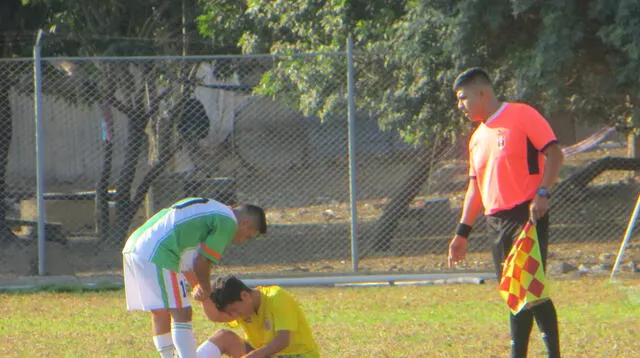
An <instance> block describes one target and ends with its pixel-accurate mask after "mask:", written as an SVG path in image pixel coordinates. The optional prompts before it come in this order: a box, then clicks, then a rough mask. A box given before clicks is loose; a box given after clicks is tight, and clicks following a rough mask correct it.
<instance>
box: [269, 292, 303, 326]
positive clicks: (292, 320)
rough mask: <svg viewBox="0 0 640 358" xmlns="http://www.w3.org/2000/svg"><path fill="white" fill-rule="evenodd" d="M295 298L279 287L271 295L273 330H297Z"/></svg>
mask: <svg viewBox="0 0 640 358" xmlns="http://www.w3.org/2000/svg"><path fill="white" fill-rule="evenodd" d="M296 306H297V303H296V301H295V299H294V298H293V297H292V296H291V294H289V293H288V292H287V291H284V290H283V289H280V290H279V291H278V292H277V293H276V294H275V295H273V296H272V297H271V312H273V329H274V331H276V332H277V331H297V330H298V313H297V312H298V310H297V309H296Z"/></svg>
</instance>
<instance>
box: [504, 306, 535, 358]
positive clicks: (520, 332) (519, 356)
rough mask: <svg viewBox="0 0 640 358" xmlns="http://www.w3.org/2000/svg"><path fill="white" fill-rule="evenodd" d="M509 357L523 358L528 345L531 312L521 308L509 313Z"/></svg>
mask: <svg viewBox="0 0 640 358" xmlns="http://www.w3.org/2000/svg"><path fill="white" fill-rule="evenodd" d="M509 323H510V327H511V358H525V357H526V356H527V348H528V347H529V336H530V335H531V328H533V312H531V311H530V310H522V311H520V312H519V313H518V314H517V315H513V314H511V315H510V320H509Z"/></svg>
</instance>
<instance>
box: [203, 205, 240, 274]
mask: <svg viewBox="0 0 640 358" xmlns="http://www.w3.org/2000/svg"><path fill="white" fill-rule="evenodd" d="M237 229H238V224H237V223H236V222H235V220H233V219H232V218H230V217H228V216H224V215H218V216H216V218H215V219H214V229H213V231H212V232H211V233H210V234H209V235H208V236H207V238H206V239H205V240H204V242H203V243H202V244H201V245H200V252H202V254H203V255H204V256H205V257H206V258H207V259H209V261H212V262H215V263H219V262H220V258H222V254H223V253H224V249H225V248H226V247H227V245H229V243H230V242H231V239H233V237H234V236H235V234H236V230H237Z"/></svg>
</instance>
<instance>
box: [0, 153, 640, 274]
mask: <svg viewBox="0 0 640 358" xmlns="http://www.w3.org/2000/svg"><path fill="white" fill-rule="evenodd" d="M606 155H617V156H622V155H624V153H623V150H598V151H593V152H590V153H585V154H581V155H578V156H576V157H572V158H570V159H568V160H567V164H566V166H565V169H564V171H565V174H567V173H569V172H571V171H572V170H575V169H576V168H577V167H578V166H579V165H581V164H583V163H586V162H588V161H589V160H592V159H594V158H601V157H603V156H606ZM397 159H398V158H395V159H394V158H392V159H386V161H385V160H383V159H381V158H372V159H370V160H369V161H367V162H365V163H364V164H363V165H362V166H361V168H359V170H360V171H359V172H358V173H359V177H358V178H359V184H358V185H359V188H360V191H359V194H358V203H357V204H358V205H357V210H358V218H359V221H358V228H359V232H358V234H359V235H358V237H359V240H360V241H359V242H358V249H359V259H360V261H359V265H358V267H359V270H360V271H362V272H441V271H443V270H447V269H446V268H445V264H446V262H445V253H446V249H447V244H448V240H449V239H450V235H451V231H452V230H453V228H454V227H455V223H456V222H457V219H458V217H459V214H460V205H461V202H462V199H463V191H462V190H463V189H464V184H465V181H466V179H465V175H464V173H463V174H461V171H460V168H461V167H462V168H463V165H462V166H461V165H460V162H459V161H450V162H447V163H445V164H446V165H445V164H443V165H442V166H441V167H442V168H445V167H446V168H449V169H447V170H448V172H447V173H448V174H446V173H445V174H443V173H444V172H440V174H437V175H435V174H434V178H437V180H435V179H434V180H432V181H430V182H429V184H428V185H426V186H425V188H423V189H422V190H421V193H420V194H419V195H418V196H417V197H416V198H415V199H414V200H413V202H412V203H411V205H410V210H409V212H408V213H407V216H406V217H405V218H404V219H403V220H402V222H401V223H400V225H399V226H398V229H397V230H396V232H395V236H394V238H393V239H392V241H391V243H392V244H391V248H390V249H389V250H388V251H384V252H376V251H373V250H372V249H371V246H372V245H371V242H369V241H368V239H369V238H370V237H372V235H371V234H372V233H373V232H375V230H376V228H377V227H376V225H377V219H378V218H379V217H380V215H381V214H382V211H383V209H384V206H385V204H386V203H387V200H388V198H387V195H388V194H389V193H391V192H393V191H394V190H395V188H397V185H398V183H399V182H401V180H402V178H404V177H405V176H406V175H407V173H408V170H410V168H411V165H412V162H411V161H410V160H407V158H404V160H397ZM389 160H391V162H392V163H391V164H389V163H387V162H388V161H389ZM385 163H387V164H385ZM343 164H344V163H333V164H327V165H326V166H322V167H314V168H298V169H295V168H292V169H290V170H283V171H282V172H278V173H275V172H274V173H266V174H264V176H247V177H242V178H243V179H242V180H241V181H240V183H239V187H238V190H239V193H238V196H239V198H240V199H241V201H250V202H255V203H258V204H261V205H264V206H265V207H266V208H268V210H267V216H268V221H269V224H270V226H271V229H270V233H269V235H268V237H265V238H262V239H259V240H256V241H254V242H251V243H248V244H245V245H240V246H231V247H229V248H228V250H227V252H226V253H225V255H224V257H223V265H220V266H218V267H217V268H216V272H238V273H243V274H251V275H261V274H262V275H263V274H269V275H286V276H291V275H310V274H321V273H342V272H350V271H352V269H353V268H352V263H351V241H350V235H351V228H350V218H351V212H350V210H351V207H350V205H349V203H348V186H347V183H348V173H347V171H346V166H344V165H343ZM447 165H448V166H447ZM445 172H446V171H445ZM629 178H630V177H629V175H628V173H627V172H607V173H604V174H603V175H601V176H599V177H598V178H596V181H594V183H592V185H591V186H592V187H593V190H591V189H590V190H591V191H590V192H589V193H591V194H590V195H583V196H581V197H577V198H576V199H573V200H575V201H573V202H569V203H568V205H565V207H564V208H562V210H557V211H556V212H554V214H553V216H552V219H553V221H552V224H553V226H552V233H551V234H552V235H551V236H552V240H554V241H555V242H556V243H558V244H556V245H552V248H551V256H550V260H549V263H550V264H552V263H553V262H560V261H563V262H568V263H572V264H574V265H581V264H582V265H588V266H594V265H597V264H599V263H598V262H597V260H598V257H599V255H601V254H603V253H616V252H617V250H618V247H619V242H620V238H621V236H622V234H623V232H624V228H625V225H626V222H627V220H628V216H629V214H630V211H631V208H632V207H633V200H632V199H631V197H632V196H634V197H635V195H636V193H637V190H638V188H637V185H636V184H634V183H629ZM602 188H604V189H602ZM598 190H599V191H598ZM443 198H444V200H441V199H443ZM633 242H634V243H637V242H638V239H637V238H634V240H633ZM470 245H471V247H470V250H471V253H470V254H469V256H468V258H467V260H466V261H465V262H464V263H463V264H462V265H460V267H459V268H458V270H467V271H470V270H479V271H492V270H493V268H492V267H491V258H490V254H489V251H488V240H487V238H485V237H484V236H483V230H482V224H479V225H478V226H477V227H476V228H475V229H474V238H473V239H472V241H471V244H470ZM120 250H121V247H120V246H118V245H107V244H103V243H101V242H99V241H98V240H97V239H95V238H91V237H70V238H69V243H68V244H67V245H66V246H62V245H60V244H56V243H47V259H46V262H47V270H46V271H47V274H50V275H66V274H75V275H81V276H83V275H96V274H103V275H106V274H110V275H120V274H121V266H122V265H121V255H120ZM629 251H630V253H629V255H635V256H633V257H631V256H629V258H628V260H631V259H634V260H637V261H640V258H636V257H637V254H638V252H639V251H640V249H638V248H635V249H631V250H629ZM36 254H37V245H35V243H34V242H31V243H26V244H25V243H24V242H23V243H22V244H20V245H18V244H11V245H9V246H7V247H6V248H2V251H1V254H0V263H2V264H1V265H0V278H1V277H18V276H25V275H31V274H34V273H37V262H38V261H37V256H36ZM594 257H595V259H594ZM594 260H595V261H594ZM248 263H250V265H248Z"/></svg>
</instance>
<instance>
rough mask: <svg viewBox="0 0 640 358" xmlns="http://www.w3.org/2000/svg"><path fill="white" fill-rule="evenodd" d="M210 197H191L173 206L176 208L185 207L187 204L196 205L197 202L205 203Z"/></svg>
mask: <svg viewBox="0 0 640 358" xmlns="http://www.w3.org/2000/svg"><path fill="white" fill-rule="evenodd" d="M208 202H209V199H207V198H195V199H191V200H188V201H185V202H184V203H180V204H176V205H174V206H173V208H174V209H184V208H186V207H187V206H191V205H195V204H205V203H208Z"/></svg>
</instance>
